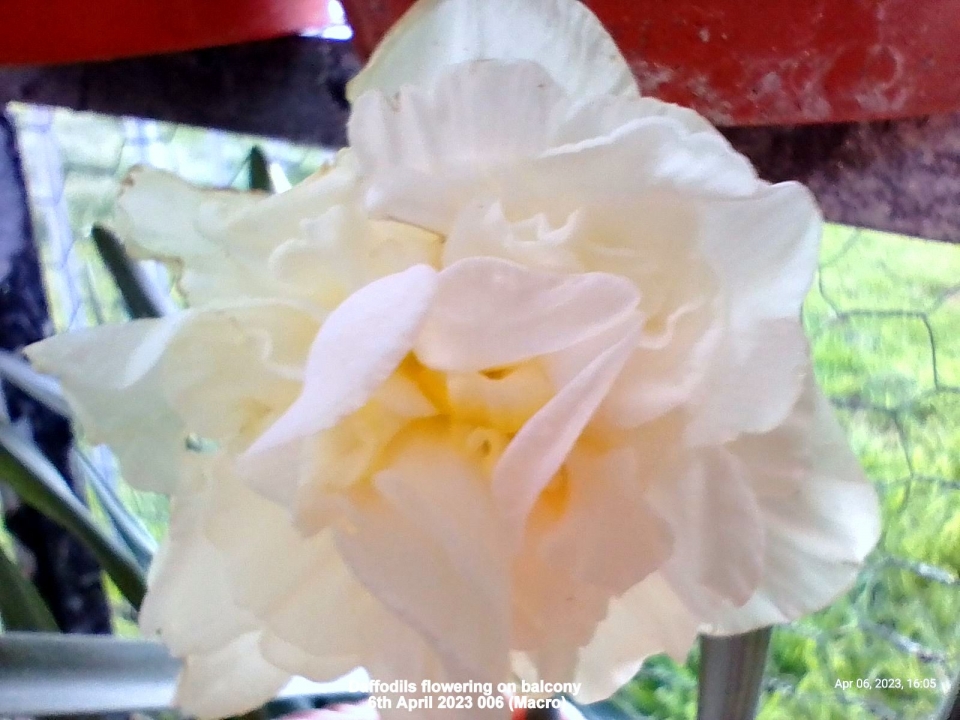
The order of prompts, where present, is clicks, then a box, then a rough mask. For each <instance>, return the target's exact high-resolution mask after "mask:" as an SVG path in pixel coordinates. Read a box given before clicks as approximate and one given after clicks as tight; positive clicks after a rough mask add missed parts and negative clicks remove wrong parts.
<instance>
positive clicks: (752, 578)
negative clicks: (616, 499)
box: [638, 434, 765, 609]
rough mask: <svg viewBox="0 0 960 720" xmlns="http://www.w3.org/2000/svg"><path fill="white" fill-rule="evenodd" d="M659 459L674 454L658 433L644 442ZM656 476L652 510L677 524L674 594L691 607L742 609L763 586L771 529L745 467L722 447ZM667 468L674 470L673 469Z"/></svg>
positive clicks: (671, 570)
mask: <svg viewBox="0 0 960 720" xmlns="http://www.w3.org/2000/svg"><path fill="white" fill-rule="evenodd" d="M639 438H640V439H639V440H638V442H640V443H643V444H647V443H649V444H650V446H648V447H643V448H642V449H641V450H640V451H641V452H644V453H645V454H647V455H650V454H655V453H656V452H657V449H655V448H657V447H659V451H660V452H661V453H666V452H667V448H666V447H664V446H663V445H659V446H657V445H655V443H658V442H659V443H662V442H663V439H661V438H659V437H658V436H657V435H655V434H650V435H646V436H644V435H643V434H641V435H640V436H639ZM679 463H680V464H679V465H676V466H674V469H673V470H672V471H668V472H666V473H664V474H663V475H661V476H660V477H658V478H656V480H655V482H654V483H653V484H652V485H651V488H650V492H649V495H648V498H649V502H650V504H651V505H652V506H653V507H654V508H655V509H656V511H657V512H658V513H659V514H660V516H661V517H662V518H663V519H664V520H665V521H666V522H667V524H668V525H669V526H670V528H671V531H672V533H673V537H674V542H675V544H674V553H673V555H672V556H671V558H670V560H669V561H668V562H667V563H666V564H665V565H664V571H665V573H666V577H667V579H668V580H669V581H670V582H671V583H672V585H673V587H674V590H675V591H676V592H677V593H678V594H679V595H680V596H681V597H682V598H683V599H684V601H685V602H686V603H687V604H688V607H690V608H692V609H696V608H703V607H706V606H707V600H708V599H712V598H714V597H719V598H723V599H726V600H727V601H728V602H729V603H730V604H732V605H735V606H739V605H742V604H743V603H745V602H747V600H749V599H750V597H751V596H752V595H753V593H754V592H755V590H756V589H757V586H758V585H759V584H760V581H761V578H762V575H763V571H764V552H765V546H764V541H765V540H764V538H765V530H764V523H763V515H762V512H761V508H760V505H759V503H758V501H757V498H756V496H755V494H754V492H753V488H752V487H751V485H750V483H749V481H748V479H747V477H746V472H745V470H744V468H743V467H742V464H741V463H739V461H738V460H737V458H736V457H735V456H734V455H732V454H731V453H729V452H727V451H725V450H723V449H718V448H711V449H709V450H704V451H702V452H700V453H699V454H698V455H693V456H692V457H689V458H685V459H681V460H680V461H679ZM664 467H665V468H669V467H670V465H669V464H666V465H665V466H664Z"/></svg>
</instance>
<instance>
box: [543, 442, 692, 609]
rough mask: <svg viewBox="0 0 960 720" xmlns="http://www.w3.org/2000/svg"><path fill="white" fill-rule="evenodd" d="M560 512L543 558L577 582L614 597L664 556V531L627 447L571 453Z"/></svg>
mask: <svg viewBox="0 0 960 720" xmlns="http://www.w3.org/2000/svg"><path fill="white" fill-rule="evenodd" d="M564 471H565V476H564V478H565V481H566V482H565V485H566V487H565V488H563V489H564V490H565V491H566V497H565V500H564V501H565V511H564V512H563V514H562V515H560V517H559V518H558V519H557V521H556V523H555V524H554V525H553V526H552V527H551V528H550V529H549V531H548V534H547V536H546V538H545V541H544V549H543V552H544V554H545V555H546V556H547V557H548V558H550V561H551V562H552V563H554V564H556V565H558V566H559V565H566V566H567V567H568V568H569V572H570V574H571V575H573V576H575V577H577V578H578V579H580V580H582V581H583V582H587V583H590V584H592V585H596V586H598V587H602V588H604V589H606V590H607V591H609V592H610V593H611V595H620V594H622V593H624V592H626V591H627V590H628V589H630V588H631V587H633V586H634V585H636V584H637V583H638V582H640V581H641V580H643V579H644V578H645V577H646V576H647V575H649V574H650V573H651V572H653V571H654V570H655V569H656V568H657V567H659V566H660V565H661V564H662V563H663V562H664V561H665V560H666V559H667V557H669V555H670V551H671V550H672V548H673V540H672V537H671V531H670V528H669V527H668V526H667V525H666V524H665V523H664V521H663V520H662V519H661V518H660V517H659V516H658V515H657V514H656V512H655V511H654V510H653V508H651V507H650V506H649V504H648V502H647V500H646V498H645V497H644V495H645V492H646V487H645V482H644V481H645V480H646V479H647V478H646V477H645V473H646V471H647V468H645V467H642V466H641V465H640V458H639V457H638V455H637V453H636V452H634V449H633V447H631V446H630V445H622V446H619V447H615V448H613V449H611V450H609V451H606V452H604V451H599V450H596V449H594V448H591V447H590V446H588V445H587V444H584V447H577V448H575V449H574V450H573V451H572V452H571V453H570V455H569V457H568V458H567V460H566V463H565V465H564Z"/></svg>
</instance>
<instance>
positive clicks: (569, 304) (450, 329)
mask: <svg viewBox="0 0 960 720" xmlns="http://www.w3.org/2000/svg"><path fill="white" fill-rule="evenodd" d="M638 301H639V296H638V294H637V291H636V289H635V288H634V287H633V286H632V285H631V283H629V282H628V281H626V280H624V279H622V278H619V277H617V276H615V275H610V274H605V273H588V274H579V275H560V274H554V273H546V272H540V271H536V270H530V269H527V268H524V267H522V266H520V265H516V264H514V263H511V262H507V261H504V260H498V259H495V258H469V259H466V260H461V261H459V262H457V263H455V264H453V265H451V266H450V267H448V268H446V269H444V270H443V271H442V272H441V273H440V276H439V287H438V289H437V296H436V298H435V300H434V302H433V306H432V307H431V309H430V312H429V314H428V316H427V319H426V321H425V323H424V326H423V329H422V330H421V333H420V336H419V338H418V340H417V345H416V353H417V356H418V357H419V358H420V360H421V361H422V362H423V363H424V364H425V365H428V366H430V367H432V368H435V369H438V370H445V371H453V372H471V371H476V370H484V369H488V368H495V367H500V366H504V365H511V364H514V363H519V362H522V361H524V360H527V359H530V358H534V357H538V356H540V355H544V354H546V353H552V352H556V351H558V350H563V349H564V348H567V347H569V346H571V345H574V344H576V343H578V342H580V341H582V340H584V339H586V338H589V337H591V336H594V335H597V334H599V333H600V332H602V331H604V330H606V329H609V328H611V327H614V326H616V325H617V324H618V323H622V322H623V321H624V319H625V318H627V317H629V316H631V315H633V314H635V311H636V307H637V303H638Z"/></svg>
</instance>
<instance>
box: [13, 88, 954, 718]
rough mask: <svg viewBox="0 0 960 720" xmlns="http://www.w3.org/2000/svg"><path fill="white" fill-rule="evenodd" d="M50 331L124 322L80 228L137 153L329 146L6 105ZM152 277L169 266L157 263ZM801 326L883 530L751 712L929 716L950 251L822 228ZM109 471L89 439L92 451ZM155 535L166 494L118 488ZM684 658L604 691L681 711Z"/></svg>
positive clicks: (289, 165) (189, 165)
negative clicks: (851, 582) (878, 505)
mask: <svg viewBox="0 0 960 720" xmlns="http://www.w3.org/2000/svg"><path fill="white" fill-rule="evenodd" d="M12 110H13V114H14V117H15V118H16V122H17V125H18V132H19V137H20V143H21V149H22V151H23V157H24V162H25V163H26V170H27V177H28V183H29V189H30V196H31V202H32V213H33V216H34V221H35V228H36V232H37V242H38V244H39V248H40V253H41V258H42V262H43V265H44V271H45V282H46V284H47V290H48V294H49V298H50V303H51V308H52V313H53V323H54V325H55V328H56V330H58V331H62V330H66V329H74V328H79V327H86V326H90V325H93V324H99V323H103V322H118V321H122V320H123V319H125V317H126V315H125V310H124V306H123V304H122V302H121V299H120V297H119V295H118V293H117V291H116V289H115V287H114V285H113V283H112V282H111V280H110V278H109V275H108V274H107V272H106V270H105V269H104V268H103V266H102V264H101V262H100V260H99V258H98V256H97V253H96V250H95V249H94V247H93V245H92V243H91V241H90V239H89V230H90V226H91V224H92V223H94V222H99V221H101V220H103V219H105V218H109V216H110V211H111V205H112V202H113V199H114V197H115V194H116V191H117V189H118V186H119V182H120V180H121V179H122V177H123V176H124V175H125V173H126V172H127V171H128V170H129V169H130V167H132V166H133V165H135V164H138V163H146V164H149V165H153V166H156V167H160V168H164V169H168V170H171V171H173V172H176V173H178V174H179V175H181V176H183V177H185V178H186V179H188V180H190V181H192V182H195V183H200V184H206V185H214V186H231V187H244V186H245V183H246V172H245V171H246V163H247V161H248V154H249V151H250V149H251V147H252V146H253V145H254V144H257V145H259V146H261V147H262V148H263V149H264V151H265V152H266V154H267V156H268V157H269V158H270V159H271V160H272V161H274V162H276V163H278V164H279V165H280V166H281V167H282V169H283V170H284V172H285V173H286V174H287V175H288V177H289V178H290V179H291V180H292V181H293V182H297V181H298V180H300V179H302V178H304V177H306V176H307V175H309V174H310V173H311V172H313V171H315V170H316V169H317V168H319V167H320V166H321V165H323V164H324V163H325V162H327V161H328V160H329V158H330V157H331V154H332V153H331V152H330V151H328V150H324V149H317V148H303V147H297V146H294V145H290V144H288V143H282V142H277V141H271V140H265V139H262V138H251V137H242V136H237V135H231V134H227V133H222V132H217V131H210V130H201V129H197V128H192V127H183V126H174V125H168V124H164V123H157V122H153V121H145V120H134V119H116V118H106V117H99V116H94V115H87V114H81V113H72V112H69V111H64V110H51V109H48V108H42V107H32V106H16V107H14V108H13V109H12ZM151 272H152V273H153V274H154V276H155V278H156V279H157V280H158V281H159V282H163V283H167V284H168V285H169V279H168V278H167V276H166V274H165V273H164V271H163V269H162V268H160V267H153V268H152V269H151ZM804 323H805V327H806V329H807V332H808V335H809V337H810V340H811V344H812V348H813V354H814V359H815V366H816V373H817V377H818V379H819V381H820V383H821V385H822V386H823V387H824V389H825V390H826V392H827V394H828V395H829V396H830V398H831V399H832V401H833V402H834V405H835V407H836V410H837V413H838V415H839V417H840V419H841V421H842V423H843V425H844V427H845V428H846V430H847V432H848V435H849V438H850V442H851V444H852V445H853V447H854V449H855V450H856V452H857V454H858V455H859V457H860V459H861V462H862V463H863V465H864V467H865V469H866V470H867V473H868V474H869V476H870V477H871V478H872V479H873V481H874V482H875V484H876V487H877V488H878V491H879V493H880V496H881V500H882V506H883V513H884V530H883V536H882V539H881V542H880V545H879V547H878V548H877V550H876V551H875V552H874V553H873V555H872V556H871V558H870V560H869V562H868V564H867V567H866V568H865V570H864V572H863V573H862V574H861V576H860V578H859V580H858V582H857V584H856V586H855V587H854V588H853V589H852V590H851V592H850V593H849V594H848V595H847V596H846V597H844V598H842V599H841V600H839V601H838V602H836V603H835V604H834V605H832V606H831V607H830V608H828V609H826V610H824V611H822V612H820V613H818V614H816V615H814V616H812V617H809V618H805V619H803V620H801V621H799V622H797V623H794V624H792V625H790V626H787V627H783V628H779V629H778V630H777V631H776V633H775V636H774V642H773V645H772V649H771V654H770V658H769V661H768V668H767V674H766V678H765V681H764V698H763V702H762V707H761V711H760V717H761V718H762V719H763V720H773V719H775V718H776V719H780V718H784V719H785V718H811V719H813V720H820V719H822V720H834V719H836V720H840V719H841V718H843V719H844V720H846V719H851V718H852V719H853V720H857V719H860V718H863V719H867V718H881V719H887V718H889V719H891V720H892V719H893V718H929V717H931V716H932V715H933V714H934V712H935V710H936V708H937V706H938V705H939V703H940V702H941V700H942V698H943V696H944V695H945V693H946V692H947V689H948V686H949V683H950V681H951V679H952V678H953V676H954V675H955V674H956V672H957V670H958V669H960V623H958V619H960V512H958V508H960V505H958V502H957V500H958V499H960V498H958V496H957V493H958V491H960V422H958V421H960V248H957V247H954V246H950V245H944V244H938V243H933V242H928V241H923V240H917V239H909V238H903V237H899V236H893V235H887V234H883V233H878V232H872V231H867V230H860V229H856V228H848V227H841V226H829V227H828V228H827V231H826V233H825V237H824V242H823V249H822V254H821V264H820V271H819V273H818V276H817V281H816V283H815V285H814V288H813V290H812V291H811V293H810V296H809V298H808V300H807V303H806V306H805V310H804ZM97 461H98V463H100V464H101V466H102V467H106V468H108V469H110V468H112V467H113V466H112V461H111V459H110V457H109V455H108V454H107V453H106V452H105V451H101V452H100V453H99V455H98V456H97ZM120 486H121V490H122V492H123V495H124V497H125V498H126V499H127V500H128V501H129V502H130V503H131V505H132V507H133V508H134V509H135V511H136V512H137V513H138V514H139V515H140V516H141V517H142V518H143V519H144V520H145V522H146V523H147V524H148V526H149V527H150V528H151V529H152V530H154V531H155V532H156V533H158V534H159V533H161V532H162V530H163V527H164V524H165V522H166V505H165V503H164V502H163V501H162V500H161V499H158V498H156V497H153V496H149V495H143V494H139V493H135V492H134V491H132V490H130V489H129V488H125V487H124V486H123V485H122V482H121V483H120ZM697 663H698V658H697V656H696V653H694V654H693V655H692V656H691V658H690V659H689V660H688V662H687V663H685V664H683V665H679V664H677V663H674V662H672V661H670V660H667V659H665V658H662V657H656V658H652V659H651V660H649V661H648V662H647V663H646V664H645V666H644V668H643V669H642V670H641V672H640V674H639V675H638V677H637V679H636V680H635V681H634V682H633V683H631V684H630V685H629V686H627V687H626V688H624V689H623V690H621V691H620V692H619V693H618V694H617V695H616V696H615V701H616V702H617V703H619V704H622V705H627V706H629V707H631V708H633V709H635V710H637V711H639V713H642V714H644V715H648V716H650V717H657V718H671V719H673V718H692V717H693V716H694V714H695V705H696V694H697V686H696V671H697Z"/></svg>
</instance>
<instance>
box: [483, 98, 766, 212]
mask: <svg viewBox="0 0 960 720" xmlns="http://www.w3.org/2000/svg"><path fill="white" fill-rule="evenodd" d="M584 122H586V121H585V120H584ZM572 124H573V121H571V125H572ZM587 128H589V129H590V131H591V132H589V133H587V132H584V131H578V132H577V133H576V134H575V136H577V137H579V138H580V139H579V140H577V141H576V142H572V143H570V144H567V145H563V146H559V147H554V148H552V149H551V150H549V151H548V152H546V153H544V154H543V155H541V156H539V157H537V158H536V159H535V160H533V161H531V162H529V163H526V164H524V165H522V166H518V167H517V168H516V169H515V170H514V172H511V173H510V174H509V175H508V174H504V175H503V178H502V180H501V183H500V187H499V192H498V196H499V197H502V198H505V199H506V201H507V202H508V203H509V204H508V205H507V208H508V210H510V209H511V208H533V207H541V208H543V207H549V208H552V209H553V213H554V214H556V213H564V214H569V213H571V212H573V211H574V210H576V209H577V208H581V207H584V205H585V204H586V205H587V206H589V205H590V204H597V205H600V206H601V207H603V206H604V205H607V206H617V205H627V206H629V205H630V204H631V203H636V202H638V201H642V200H643V199H644V196H645V195H646V194H648V193H660V194H661V196H666V197H667V199H669V195H670V194H671V193H677V194H679V196H680V197H681V198H685V199H686V200H687V202H690V201H692V200H693V199H695V198H701V199H708V198H739V197H749V196H751V195H753V194H754V193H755V192H756V191H757V189H758V187H759V186H760V181H759V180H758V179H757V174H756V171H755V170H754V169H753V166H752V165H751V164H750V162H749V161H748V160H747V159H746V158H745V157H743V156H742V155H740V154H739V153H737V152H736V151H735V150H734V149H733V148H732V147H731V146H730V144H729V142H727V141H726V140H725V139H724V138H723V136H722V135H720V134H719V133H717V132H716V131H697V132H692V131H691V130H690V128H689V127H688V126H687V125H686V124H685V123H683V122H681V121H679V120H677V119H675V118H673V117H670V116H666V115H651V116H641V117H638V118H635V119H634V120H632V121H630V122H628V123H626V124H625V125H622V126H620V127H619V128H617V129H616V130H614V131H612V132H609V133H606V134H599V133H598V132H597V128H596V125H595V124H594V123H593V122H586V127H585V128H584V130H586V129H587Z"/></svg>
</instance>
